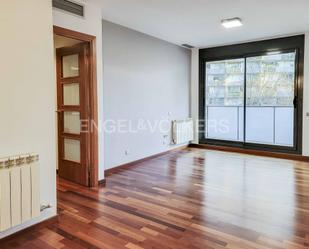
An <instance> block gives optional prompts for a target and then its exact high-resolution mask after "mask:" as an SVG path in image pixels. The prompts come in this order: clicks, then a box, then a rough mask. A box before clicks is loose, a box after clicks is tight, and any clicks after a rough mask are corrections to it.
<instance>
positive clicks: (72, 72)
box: [62, 54, 79, 78]
mask: <svg viewBox="0 0 309 249" xmlns="http://www.w3.org/2000/svg"><path fill="white" fill-rule="evenodd" d="M78 75H79V60H78V54H73V55H67V56H63V57H62V77H63V78H69V77H77V76H78Z"/></svg>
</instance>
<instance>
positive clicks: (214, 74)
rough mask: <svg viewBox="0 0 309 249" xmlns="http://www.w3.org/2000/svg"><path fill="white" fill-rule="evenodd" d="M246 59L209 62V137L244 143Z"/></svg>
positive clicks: (207, 90)
mask: <svg viewBox="0 0 309 249" xmlns="http://www.w3.org/2000/svg"><path fill="white" fill-rule="evenodd" d="M244 66H245V60H244V59H233V60H222V61H214V62H207V63H206V115H205V116H206V138H211V139H221V140H231V141H243V121H242V120H243V105H244Z"/></svg>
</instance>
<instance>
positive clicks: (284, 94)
mask: <svg viewBox="0 0 309 249" xmlns="http://www.w3.org/2000/svg"><path fill="white" fill-rule="evenodd" d="M295 56H296V54H295V52H293V53H282V54H273V55H265V56H256V57H250V58H247V87H246V96H247V100H246V101H247V109H246V124H247V127H246V141H247V142H253V143H262V144H271V145H284V146H293V131H294V121H293V120H294V106H293V99H294V82H295Z"/></svg>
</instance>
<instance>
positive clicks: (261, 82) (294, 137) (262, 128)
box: [200, 37, 303, 153]
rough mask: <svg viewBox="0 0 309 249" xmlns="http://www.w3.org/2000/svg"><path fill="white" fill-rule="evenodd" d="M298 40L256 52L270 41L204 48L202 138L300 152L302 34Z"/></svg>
mask: <svg viewBox="0 0 309 249" xmlns="http://www.w3.org/2000/svg"><path fill="white" fill-rule="evenodd" d="M278 40H280V39H278ZM296 41H297V42H298V44H297V45H299V46H294V45H295V44H291V47H288V48H284V49H282V50H280V49H278V47H279V48H280V46H276V45H275V46H276V50H275V51H270V52H267V51H266V52H265V51H264V50H265V48H264V50H262V51H259V48H260V47H262V48H263V47H264V46H263V45H264V44H265V43H266V45H267V46H270V47H271V46H274V45H273V44H272V42H269V41H268V44H267V41H266V42H261V43H263V44H262V46H259V43H255V44H254V46H253V45H252V46H251V44H250V43H249V44H250V45H249V46H246V44H244V45H235V46H236V47H235V46H227V47H221V48H213V49H208V50H207V49H205V50H204V55H203V50H202V53H201V55H200V57H201V70H202V74H201V83H200V90H201V99H200V105H201V106H200V121H201V128H202V130H201V131H200V143H211V144H217V145H235V146H238V147H239V146H240V147H248V148H257V149H269V150H275V151H282V152H284V151H290V152H293V151H294V152H295V153H300V151H301V124H302V116H301V113H302V105H301V102H299V101H298V100H299V99H300V98H301V96H302V87H301V85H302V82H301V81H302V74H303V69H302V63H301V61H302V59H303V47H302V44H303V43H302V42H303V37H297V38H296ZM297 42H296V43H297ZM275 44H276V42H275ZM278 44H279V43H278ZM267 46H265V47H267ZM237 48H238V49H239V48H240V52H239V56H237V51H236V52H235V50H234V49H237ZM216 49H218V51H217V50H216ZM243 50H244V51H243ZM247 50H248V51H247ZM224 52H226V53H227V56H226V58H227V59H224ZM231 54H232V56H231ZM216 55H218V56H216ZM231 57H232V58H231Z"/></svg>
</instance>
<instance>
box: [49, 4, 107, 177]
mask: <svg viewBox="0 0 309 249" xmlns="http://www.w3.org/2000/svg"><path fill="white" fill-rule="evenodd" d="M77 2H80V3H82V4H84V6H85V17H84V18H81V17H77V16H75V15H71V14H68V13H66V12H63V11H60V10H57V9H53V24H54V25H56V26H59V27H63V28H66V29H71V30H74V31H78V32H81V33H85V34H89V35H93V36H96V43H97V51H96V52H97V90H98V118H99V120H102V116H103V107H102V104H103V78H102V14H101V6H99V5H97V4H96V3H95V2H92V1H89V0H88V1H81V0H78V1H77ZM103 158H104V155H103V134H102V133H100V134H99V179H103V178H104V165H103Z"/></svg>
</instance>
